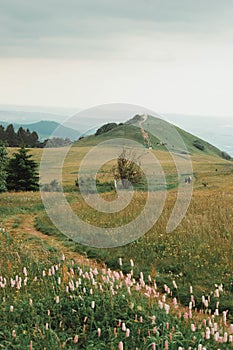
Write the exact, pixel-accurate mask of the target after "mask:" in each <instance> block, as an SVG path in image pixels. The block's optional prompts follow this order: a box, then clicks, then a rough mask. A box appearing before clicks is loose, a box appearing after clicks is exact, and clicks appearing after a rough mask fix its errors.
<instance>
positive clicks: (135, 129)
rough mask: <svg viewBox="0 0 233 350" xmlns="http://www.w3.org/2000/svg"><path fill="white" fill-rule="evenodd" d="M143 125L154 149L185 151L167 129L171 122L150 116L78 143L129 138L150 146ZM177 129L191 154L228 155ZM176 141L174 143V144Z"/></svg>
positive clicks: (85, 144)
mask: <svg viewBox="0 0 233 350" xmlns="http://www.w3.org/2000/svg"><path fill="white" fill-rule="evenodd" d="M141 126H142V127H143V128H144V129H145V131H146V132H147V133H148V135H149V139H150V144H151V146H152V148H153V149H154V150H162V151H163V150H164V151H166V150H167V148H166V146H169V147H170V149H171V150H172V151H174V152H179V151H181V152H182V151H183V150H182V149H179V148H178V149H177V148H176V140H175V134H174V132H172V131H171V132H170V131H166V129H167V126H171V124H169V123H167V122H165V121H164V120H162V119H159V118H155V117H151V116H149V117H148V118H147V120H146V121H145V122H144V123H143V124H142V125H141V124H140V123H139V122H138V121H137V120H136V121H135V120H134V119H132V120H131V121H128V122H126V123H124V124H123V125H118V126H117V127H115V128H114V129H112V130H110V131H107V132H105V133H102V134H101V135H97V136H95V135H90V136H87V137H84V138H82V139H81V140H79V141H78V142H77V143H76V145H77V146H79V147H83V146H86V147H88V146H94V145H97V144H98V143H100V142H103V141H105V140H109V139H113V138H128V139H132V140H135V141H137V142H139V143H141V144H144V145H145V146H146V147H147V146H148V144H147V142H145V139H144V138H143V134H142V131H141ZM174 128H175V130H176V131H177V132H178V133H179V134H180V136H181V138H182V139H183V141H184V143H185V145H186V147H187V150H188V152H189V153H190V154H195V153H197V154H206V155H212V156H217V157H222V158H224V157H226V156H227V155H226V154H225V153H224V152H222V151H221V150H219V149H218V148H217V147H215V146H213V145H211V144H210V143H208V142H206V141H204V140H202V139H200V138H198V137H197V136H194V135H192V134H190V133H188V132H186V131H184V130H182V129H180V128H178V127H176V126H174ZM150 130H154V131H155V132H154V135H155V134H156V133H157V134H158V136H157V137H156V136H154V135H153V134H152V133H151V132H150ZM173 143H174V144H173Z"/></svg>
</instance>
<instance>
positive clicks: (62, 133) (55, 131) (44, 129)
mask: <svg viewBox="0 0 233 350" xmlns="http://www.w3.org/2000/svg"><path fill="white" fill-rule="evenodd" d="M9 124H10V122H6V121H0V125H3V126H4V127H7V125H9ZM12 124H13V125H14V128H15V130H16V131H17V130H18V129H19V127H20V126H22V127H23V128H24V129H29V130H30V131H36V132H37V134H38V135H39V138H40V139H41V140H45V139H48V138H49V137H61V138H63V139H65V138H69V139H70V140H72V141H74V140H77V139H78V138H79V136H80V133H79V132H78V131H77V130H74V129H71V128H67V127H65V126H62V125H61V124H59V123H57V122H55V121H49V120H42V121H40V122H37V123H31V124H17V123H12Z"/></svg>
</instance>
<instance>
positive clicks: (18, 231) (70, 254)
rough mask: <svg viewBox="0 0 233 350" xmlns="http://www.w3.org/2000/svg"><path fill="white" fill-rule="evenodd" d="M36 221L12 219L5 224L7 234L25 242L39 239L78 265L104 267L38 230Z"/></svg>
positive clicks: (27, 216) (32, 217)
mask: <svg viewBox="0 0 233 350" xmlns="http://www.w3.org/2000/svg"><path fill="white" fill-rule="evenodd" d="M17 218H18V219H20V223H19V225H18V226H17V227H16V228H14V222H15V221H16V220H17ZM34 221H35V216H33V215H28V214H27V215H18V216H14V217H12V218H11V219H10V220H8V221H7V222H5V223H4V227H5V229H6V230H7V232H9V233H11V234H13V235H14V237H17V239H23V240H25V238H26V239H27V238H29V237H30V235H31V236H34V237H36V238H39V239H40V240H41V244H43V242H46V243H47V244H48V245H49V246H51V247H53V248H56V249H57V250H58V251H60V252H61V255H62V254H64V255H65V257H66V258H68V259H73V260H74V261H75V262H76V263H77V264H80V265H86V266H91V267H103V266H104V263H102V264H100V263H97V262H96V261H94V260H91V259H88V258H86V257H85V256H84V255H81V254H79V253H77V252H74V251H72V250H71V249H69V248H67V247H66V246H65V245H64V244H63V242H62V241H61V240H59V239H58V238H56V237H55V236H48V235H46V234H44V233H42V232H40V231H38V230H36V228H35V227H34ZM32 249H34V247H32Z"/></svg>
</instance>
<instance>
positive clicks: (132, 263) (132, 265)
mask: <svg viewBox="0 0 233 350" xmlns="http://www.w3.org/2000/svg"><path fill="white" fill-rule="evenodd" d="M130 266H131V267H134V261H133V259H130Z"/></svg>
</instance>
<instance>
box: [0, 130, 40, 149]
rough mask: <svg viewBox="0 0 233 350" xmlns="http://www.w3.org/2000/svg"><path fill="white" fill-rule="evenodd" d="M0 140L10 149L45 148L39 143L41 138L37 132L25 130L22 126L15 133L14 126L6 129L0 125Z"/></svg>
mask: <svg viewBox="0 0 233 350" xmlns="http://www.w3.org/2000/svg"><path fill="white" fill-rule="evenodd" d="M0 140H1V141H2V142H4V143H5V144H6V145H7V146H9V147H20V146H21V145H24V146H25V147H30V148H34V147H43V145H42V143H41V142H40V141H39V136H38V134H37V132H36V131H32V132H31V131H30V130H29V129H24V128H23V127H22V126H20V128H19V129H18V131H15V129H14V126H13V124H9V125H8V126H7V127H6V129H5V128H4V126H2V125H0Z"/></svg>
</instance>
